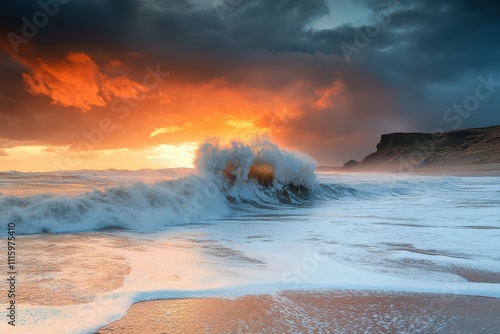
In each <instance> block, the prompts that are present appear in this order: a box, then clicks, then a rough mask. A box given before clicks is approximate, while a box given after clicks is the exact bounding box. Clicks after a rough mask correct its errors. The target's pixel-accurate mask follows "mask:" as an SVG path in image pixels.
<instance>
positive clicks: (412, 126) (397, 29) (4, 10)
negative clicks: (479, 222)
mask: <svg viewBox="0 0 500 334" xmlns="http://www.w3.org/2000/svg"><path fill="white" fill-rule="evenodd" d="M498 17H500V6H499V5H498V4H497V3H496V2H493V1H484V2H480V3H474V2H473V1H466V0H458V1H451V0H448V1H431V0H424V1H403V0H401V1H379V0H338V1H335V0H302V1H301V0H275V1H270V0H240V1H234V0H233V1H228V0H224V1H222V0H221V1H215V2H212V1H210V0H209V1H202V0H172V1H160V0H156V1H155V0H69V1H68V0H64V1H63V0H59V1H56V0H42V2H41V3H39V2H38V1H17V0H4V1H1V3H0V35H1V39H0V48H1V50H2V51H1V52H0V71H1V72H0V73H1V77H0V170H23V171H49V170H58V169H101V168H119V169H122V168H124V169H140V168H165V167H177V166H190V165H191V159H192V154H193V151H194V150H195V148H196V145H197V143H199V142H200V141H203V139H204V138H206V137H210V136H222V137H234V136H246V135H249V134H253V133H262V132H265V133H268V134H269V135H270V136H271V137H272V138H273V139H274V140H275V141H276V142H277V143H279V144H280V145H281V146H283V147H284V148H287V149H291V150H297V151H302V152H305V153H307V154H309V155H311V156H312V157H313V158H315V159H316V160H317V161H318V163H319V164H323V165H326V164H330V165H340V164H343V163H344V162H345V161H347V160H349V159H351V158H356V159H360V158H362V157H363V156H364V155H366V154H367V153H370V152H372V151H374V150H375V147H374V145H375V144H376V143H377V142H378V139H379V136H380V134H381V133H385V132H396V131H432V130H433V129H435V128H441V129H443V130H445V131H449V130H453V129H458V128H466V127H475V126H488V125H494V124H498V123H500V112H499V105H500V92H496V91H492V92H491V96H489V97H488V98H487V99H485V100H484V101H483V100H481V102H480V105H479V106H478V108H476V109H475V110H474V112H473V113H464V112H462V114H459V112H458V111H453V110H452V111H451V112H450V113H446V110H447V109H448V108H452V107H453V105H454V104H456V103H459V104H460V103H463V102H464V99H466V98H467V96H469V95H473V94H474V92H475V89H476V87H477V85H478V83H479V81H478V77H479V76H482V77H483V78H486V79H488V77H489V76H491V77H492V78H493V79H492V81H494V82H499V81H500V44H499V43H498V42H497V40H498V36H499V32H500V21H499V20H498ZM377 22H378V23H377ZM360 31H361V32H362V33H361V34H363V35H364V36H365V38H364V39H363V38H361V40H362V42H366V45H361V44H359V43H357V42H356V41H358V42H359V39H360V37H359V34H360V33H359V32H360ZM363 32H365V33H363ZM366 34H370V35H371V37H366V36H367V35H366ZM346 45H348V48H349V47H350V49H347V50H351V51H352V50H354V49H352V48H356V51H355V52H353V51H352V52H351V53H349V52H348V54H347V57H346ZM496 89H497V90H499V91H500V87H498V88H496ZM465 115H467V116H465Z"/></svg>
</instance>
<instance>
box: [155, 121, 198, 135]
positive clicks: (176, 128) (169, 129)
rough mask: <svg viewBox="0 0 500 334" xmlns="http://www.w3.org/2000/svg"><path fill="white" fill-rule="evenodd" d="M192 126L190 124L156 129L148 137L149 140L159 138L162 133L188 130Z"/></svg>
mask: <svg viewBox="0 0 500 334" xmlns="http://www.w3.org/2000/svg"><path fill="white" fill-rule="evenodd" d="M192 126H193V124H191V123H184V125H183V126H167V127H163V128H156V129H155V130H154V131H153V132H151V134H150V135H149V138H153V137H156V136H159V135H161V134H163V133H169V132H177V131H181V130H185V129H188V128H190V127H192Z"/></svg>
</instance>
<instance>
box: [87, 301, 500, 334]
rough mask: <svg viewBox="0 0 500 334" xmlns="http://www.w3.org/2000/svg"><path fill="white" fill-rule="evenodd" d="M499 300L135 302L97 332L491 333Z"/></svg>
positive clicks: (497, 322) (496, 322) (495, 327)
mask: <svg viewBox="0 0 500 334" xmlns="http://www.w3.org/2000/svg"><path fill="white" fill-rule="evenodd" d="M498 309H500V300H498V299H493V298H480V297H464V296H450V295H431V294H390V293H380V292H365V293H363V292H349V291H347V292H336V291H309V292H281V293H278V294H275V295H259V296H245V297H240V298H237V299H223V298H205V299H173V300H155V301H148V302H141V303H137V304H135V305H133V306H132V307H131V308H130V309H129V311H128V313H127V315H126V316H125V317H124V318H122V319H121V320H119V321H116V322H113V323H111V324H109V325H107V326H105V327H103V328H101V329H100V330H98V331H97V332H96V334H108V333H121V334H127V333H138V332H142V333H193V334H195V333H356V332H363V333H364V332H370V333H437V332H439V333H494V332H495V331H496V330H498V328H500V317H499V316H498V311H497V310H498Z"/></svg>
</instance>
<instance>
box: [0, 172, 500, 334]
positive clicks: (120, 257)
mask: <svg viewBox="0 0 500 334" xmlns="http://www.w3.org/2000/svg"><path fill="white" fill-rule="evenodd" d="M191 172H192V171H182V173H180V172H179V171H172V172H169V171H168V170H165V171H161V172H158V171H143V172H141V173H136V174H134V173H130V172H125V171H123V172H119V171H113V173H114V176H113V177H112V178H111V177H109V175H104V174H105V173H106V172H103V174H100V172H89V171H85V172H80V175H78V174H76V175H72V177H73V179H72V181H71V182H73V183H75V182H76V183H78V181H77V180H76V179H74V178H75V177H77V176H78V177H77V178H79V179H85V180H86V181H85V182H83V181H82V184H83V186H82V188H81V189H80V190H79V191H74V190H75V187H73V185H72V184H71V185H70V187H71V188H72V189H73V191H74V192H73V193H72V194H69V193H68V192H66V191H63V190H61V183H57V182H52V183H50V182H45V184H44V185H43V186H40V185H39V184H38V183H32V181H33V178H34V177H35V176H34V175H29V174H17V175H16V182H11V183H10V184H11V186H9V180H8V178H7V177H5V176H4V175H3V176H2V178H3V179H2V180H0V183H1V184H2V186H1V187H0V192H1V193H2V195H0V206H2V205H3V206H2V212H3V213H4V214H3V215H2V217H1V218H0V223H1V224H2V225H1V228H2V231H6V228H5V226H6V224H8V222H10V221H15V222H16V231H17V233H18V240H17V242H16V243H17V248H18V256H17V269H18V286H17V289H18V294H17V303H18V321H19V325H20V327H18V329H19V330H20V331H19V332H24V333H28V332H30V333H55V332H57V333H64V332H66V333H88V332H92V331H94V330H96V329H98V328H99V327H101V326H102V325H105V324H107V323H109V322H110V321H113V320H117V319H119V318H121V317H122V316H123V315H124V314H125V313H126V311H127V309H128V307H130V305H131V304H132V303H134V302H137V301H141V300H151V299H157V298H175V297H204V296H215V297H217V296H238V295H246V294H262V293H273V292H275V291H279V290H290V289H301V290H302V289H305V290H307V289H313V288H323V289H340V290H355V291H372V290H376V291H396V292H426V293H443V294H452V295H471V296H486V297H494V298H500V284H499V283H500V267H499V266H498V263H499V261H500V253H499V252H498V244H499V243H500V216H499V213H500V177H429V176H410V175H392V174H344V175H342V174H335V173H319V174H318V184H319V185H318V186H317V187H315V188H314V189H313V190H312V191H311V193H310V194H300V193H295V192H294V191H292V190H290V189H286V188H280V189H272V190H269V189H266V188H263V187H261V186H259V185H257V184H256V183H253V182H248V183H242V184H239V185H236V186H234V187H232V188H225V189H221V190H220V191H219V192H217V193H215V192H208V191H207V192H205V193H208V194H209V195H210V196H208V195H206V196H205V197H203V196H202V197H199V198H198V199H199V200H196V201H190V199H191V198H193V196H195V197H196V196H197V195H196V194H199V193H202V194H203V193H204V192H203V191H204V190H206V188H203V186H205V185H206V184H207V183H203V182H201V183H200V182H199V181H198V180H194V181H193V180H192V179H191V178H192V177H197V176H190V175H191ZM90 173H92V175H90ZM108 173H109V172H108ZM176 173H178V174H176ZM59 176H60V175H55V176H54V177H59ZM9 177H12V176H9ZM36 177H37V178H38V179H39V180H40V179H41V180H43V179H44V178H43V177H39V175H36ZM179 177H182V178H181V179H179ZM46 179H49V178H46ZM165 179H167V180H169V181H162V180H165ZM104 180H105V181H104ZM124 180H126V182H125V183H124ZM135 181H138V182H142V183H139V184H135ZM154 181H160V182H159V183H152V182H154ZM33 182H34V181H33ZM37 182H40V181H37ZM21 183H24V184H34V186H33V187H25V188H24V190H23V191H22V192H19V191H18V190H19V189H20V188H22V187H20V186H19V184H21ZM104 183H105V185H103V184H104ZM50 184H52V185H50ZM12 185H15V186H12ZM196 187H198V188H196ZM94 188H96V189H99V191H97V190H96V191H93V192H90V193H89V192H88V189H94ZM194 188H196V189H197V190H196V191H192V189H194ZM106 189H107V190H106ZM41 193H45V194H47V193H51V194H50V195H40V194H41ZM193 194H194V195H193ZM166 196H172V197H175V198H176V200H175V201H169V199H168V198H167V199H165V198H164V197H166ZM134 201H135V202H134ZM75 202H76V203H79V204H78V205H74V203H75ZM132 202H134V203H132ZM131 203H132V204H131ZM137 203H139V204H137ZM193 203H194V204H193ZM48 204H50V205H48ZM182 205H185V207H182ZM179 206H181V207H179ZM86 208H87V209H88V210H87V209H86ZM73 210H76V211H73ZM85 210H87V211H85ZM96 211H97V212H98V213H101V214H102V215H101V216H100V218H99V219H101V220H100V222H99V223H97V222H96V217H97V216H94V215H92V214H91V213H92V212H94V213H95V212H96ZM75 212H76V213H78V212H79V213H78V215H76V217H75ZM110 212H111V213H110ZM69 216H71V217H72V218H71V219H68V217H69ZM102 217H105V218H106V219H113V220H112V221H108V220H106V219H102ZM40 226H43V228H44V229H45V232H48V233H42V234H40V233H39V232H41V231H42V229H41V228H40ZM5 246H6V243H2V244H1V247H2V249H1V251H2V252H5ZM0 302H2V306H1V307H4V305H5V304H4V303H5V302H6V296H4V295H3V294H2V296H0ZM0 330H1V331H2V332H3V331H5V330H11V328H10V327H9V328H8V327H6V324H5V323H4V322H3V323H1V324H0Z"/></svg>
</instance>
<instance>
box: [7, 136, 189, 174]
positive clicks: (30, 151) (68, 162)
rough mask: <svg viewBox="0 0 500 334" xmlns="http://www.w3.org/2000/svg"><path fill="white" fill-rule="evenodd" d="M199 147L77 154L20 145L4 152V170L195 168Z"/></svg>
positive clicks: (68, 149)
mask: <svg viewBox="0 0 500 334" xmlns="http://www.w3.org/2000/svg"><path fill="white" fill-rule="evenodd" d="M197 147H198V143H196V142H186V143H181V144H179V145H168V144H161V145H157V146H151V147H148V148H145V149H137V150H134V149H128V148H120V149H102V150H92V151H76V150H74V149H72V148H71V147H69V146H45V145H26V146H16V147H11V148H6V149H2V151H1V152H2V154H0V171H11V170H12V171H20V172H53V171H58V170H81V169H92V170H103V169H129V170H138V169H146V168H151V169H162V168H177V167H187V168H192V167H193V160H194V155H195V151H196V149H197Z"/></svg>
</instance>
